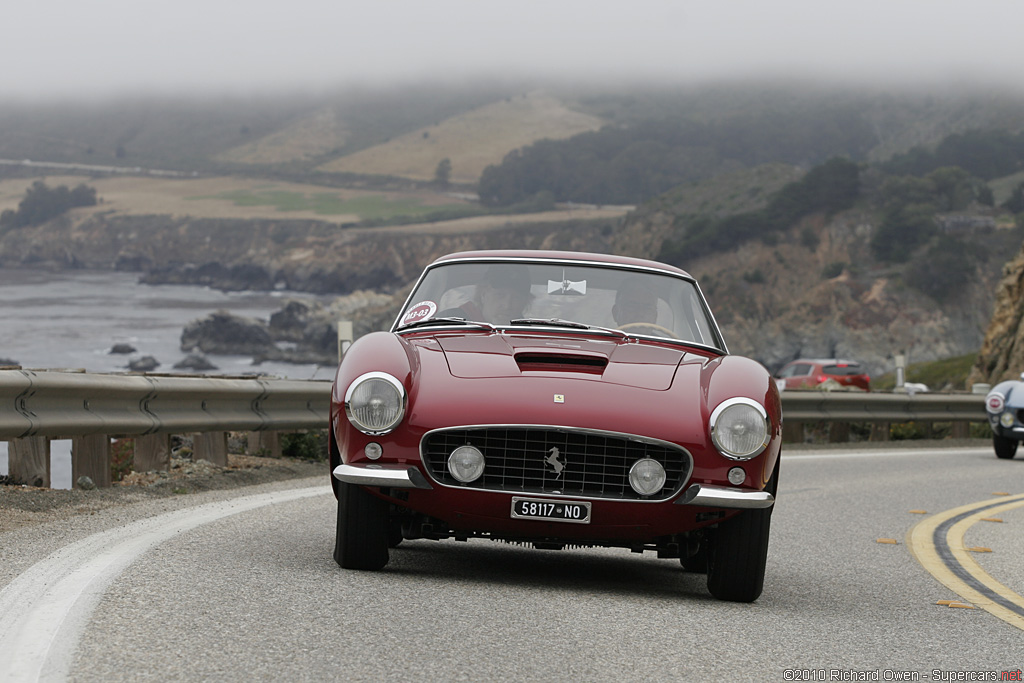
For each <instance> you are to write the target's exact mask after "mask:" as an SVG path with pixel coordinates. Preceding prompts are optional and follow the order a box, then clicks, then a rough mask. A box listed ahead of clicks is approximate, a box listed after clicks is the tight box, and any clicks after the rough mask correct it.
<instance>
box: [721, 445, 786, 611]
mask: <svg viewBox="0 0 1024 683" xmlns="http://www.w3.org/2000/svg"><path fill="white" fill-rule="evenodd" d="M781 464H782V454H781V453H779V458H778V460H776V461H775V470H774V471H773V472H772V477H771V479H769V480H768V484H767V485H766V486H765V487H764V490H765V491H767V492H768V493H770V494H772V495H773V496H774V495H776V494H777V493H778V490H779V466H780V465H781ZM774 509H775V508H774V506H772V507H770V508H764V509H762V510H744V511H743V512H740V513H739V514H738V515H736V516H735V517H733V518H732V519H729V520H726V521H725V522H722V523H721V524H719V525H718V529H717V530H716V531H715V534H714V536H713V537H712V538H711V539H710V540H711V543H710V547H709V548H708V552H707V572H708V590H709V591H711V595H713V596H715V597H716V598H718V599H719V600H729V601H730V602H753V601H754V600H757V598H758V597H760V595H761V591H762V590H763V589H764V569H765V565H766V564H767V563H768V532H769V530H770V529H771V522H772V510H774Z"/></svg>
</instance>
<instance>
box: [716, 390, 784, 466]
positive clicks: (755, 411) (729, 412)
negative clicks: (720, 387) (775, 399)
mask: <svg viewBox="0 0 1024 683" xmlns="http://www.w3.org/2000/svg"><path fill="white" fill-rule="evenodd" d="M710 427H711V441H712V442H713V443H714V444H715V448H717V449H718V451H719V452H720V453H721V454H722V455H724V456H725V457H727V458H730V459H732V460H749V459H750V458H753V457H754V456H756V455H757V454H759V453H760V452H761V451H763V450H764V448H765V446H767V445H768V439H769V436H770V435H769V430H768V413H766V412H765V409H764V407H763V406H761V404H759V403H757V402H756V401H752V400H750V399H749V398H730V399H729V400H727V401H722V402H721V403H719V404H718V407H717V408H715V410H714V412H712V413H711V423H710Z"/></svg>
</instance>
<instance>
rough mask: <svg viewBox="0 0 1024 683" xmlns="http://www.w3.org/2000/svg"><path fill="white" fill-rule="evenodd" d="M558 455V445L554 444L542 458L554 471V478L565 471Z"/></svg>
mask: <svg viewBox="0 0 1024 683" xmlns="http://www.w3.org/2000/svg"><path fill="white" fill-rule="evenodd" d="M558 456H559V452H558V447H557V446H555V447H554V448H552V449H551V450H550V451H548V457H546V458H544V462H546V463H547V464H549V465H551V467H552V469H554V471H555V479H558V478H559V477H561V476H562V472H564V471H565V463H564V462H562V461H561V460H559V459H558Z"/></svg>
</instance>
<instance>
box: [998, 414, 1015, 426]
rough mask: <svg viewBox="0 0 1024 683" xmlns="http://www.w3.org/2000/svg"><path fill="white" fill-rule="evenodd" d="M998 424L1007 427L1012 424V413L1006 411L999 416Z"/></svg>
mask: <svg viewBox="0 0 1024 683" xmlns="http://www.w3.org/2000/svg"><path fill="white" fill-rule="evenodd" d="M999 424H1001V425H1003V426H1004V427H1006V428H1007V429H1009V428H1010V427H1012V426H1013V413H1011V412H1009V411H1007V412H1005V413H1003V414H1002V415H1000V416H999Z"/></svg>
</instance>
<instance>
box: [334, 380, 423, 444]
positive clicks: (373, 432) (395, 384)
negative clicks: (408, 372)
mask: <svg viewBox="0 0 1024 683" xmlns="http://www.w3.org/2000/svg"><path fill="white" fill-rule="evenodd" d="M381 380H383V381H384V382H386V383H387V384H389V385H390V386H391V387H392V388H393V389H395V391H396V392H397V394H398V402H399V405H398V406H397V416H396V417H395V418H394V419H393V420H392V421H391V422H389V423H388V424H387V425H384V426H379V427H374V426H368V425H365V424H363V423H362V422H361V421H360V420H359V419H358V418H357V417H356V415H355V414H354V413H355V411H356V410H357V408H354V407H353V405H352V400H353V395H354V394H355V392H356V390H357V389H359V387H360V386H362V385H363V384H365V383H366V382H369V381H381ZM407 403H408V395H407V394H406V391H405V386H404V385H403V384H402V383H401V382H400V381H399V380H398V378H396V377H395V376H394V375H390V374H388V373H386V372H379V371H375V372H365V373H363V374H362V375H359V376H358V377H356V378H355V379H354V380H352V382H350V383H349V385H348V389H346V390H345V417H346V418H348V421H349V424H351V425H352V426H353V427H355V428H356V429H357V430H359V431H360V432H362V433H363V434H366V435H368V436H381V435H383V434H390V433H391V432H393V431H394V430H395V429H396V428H397V427H398V425H400V424H401V423H402V420H403V419H405V410H406V407H407Z"/></svg>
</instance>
